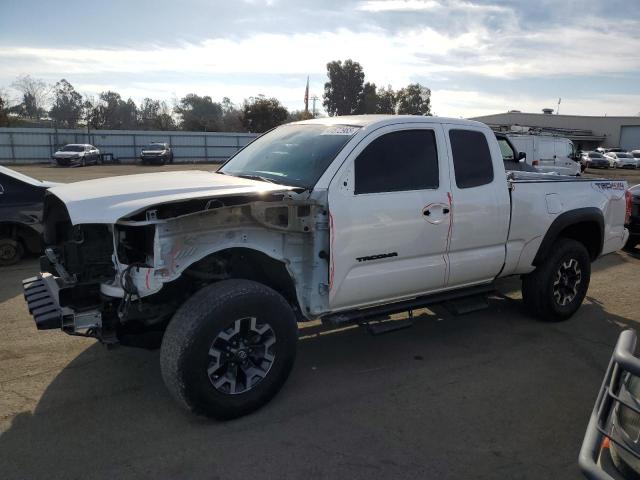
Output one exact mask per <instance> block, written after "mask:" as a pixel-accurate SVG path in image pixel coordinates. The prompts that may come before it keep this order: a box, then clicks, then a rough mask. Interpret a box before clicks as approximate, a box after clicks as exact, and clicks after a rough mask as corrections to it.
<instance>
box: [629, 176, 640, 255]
mask: <svg viewBox="0 0 640 480" xmlns="http://www.w3.org/2000/svg"><path fill="white" fill-rule="evenodd" d="M629 193H630V194H631V198H630V205H629V206H628V209H629V216H628V217H629V218H628V220H627V223H626V225H625V226H626V227H627V230H629V240H627V243H626V245H625V248H627V249H632V248H634V247H635V246H636V245H638V244H640V185H636V186H635V187H631V188H630V189H629Z"/></svg>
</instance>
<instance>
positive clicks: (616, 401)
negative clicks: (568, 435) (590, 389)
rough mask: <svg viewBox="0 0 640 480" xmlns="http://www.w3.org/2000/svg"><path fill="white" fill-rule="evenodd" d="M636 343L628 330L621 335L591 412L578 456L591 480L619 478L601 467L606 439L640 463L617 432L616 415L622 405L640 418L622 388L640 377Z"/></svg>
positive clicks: (635, 338) (634, 337)
mask: <svg viewBox="0 0 640 480" xmlns="http://www.w3.org/2000/svg"><path fill="white" fill-rule="evenodd" d="M636 344H637V337H636V333H635V331H633V330H625V331H624V332H622V333H621V334H620V337H619V338H618V342H617V343H616V347H615V349H614V351H613V355H612V356H611V360H610V362H609V367H608V368H607V373H606V374H605V376H604V380H603V382H602V386H601V387H600V391H599V393H598V398H597V399H596V404H595V406H594V408H593V411H592V412H591V417H590V419H589V425H588V426H587V431H586V433H585V436H584V440H583V442H582V447H581V449H580V455H579V456H578V464H579V465H580V469H581V470H582V473H584V475H585V476H586V477H587V478H588V479H589V480H615V478H616V477H617V475H616V477H614V476H612V475H610V474H609V473H608V472H606V471H605V470H604V469H603V468H602V465H601V464H600V460H601V458H600V457H601V452H602V445H603V441H605V440H606V442H610V443H613V444H615V446H616V447H618V448H620V449H621V450H622V451H624V452H627V453H628V454H629V455H631V456H632V457H635V458H637V459H639V460H640V457H638V453H636V452H635V451H633V450H632V449H630V448H629V447H628V446H627V445H626V444H625V443H626V442H625V441H624V439H623V438H622V437H621V435H620V434H619V433H618V434H616V433H615V432H614V430H615V428H614V427H615V421H614V415H615V412H616V409H617V408H620V405H622V406H624V407H625V408H628V409H629V410H630V411H631V412H633V413H635V414H636V415H638V416H640V409H638V407H637V406H636V405H633V404H631V403H630V402H629V401H628V400H625V399H623V398H622V396H621V389H622V388H623V384H624V383H625V381H627V379H628V375H632V376H635V377H640V358H638V357H636V356H635V351H636ZM618 430H620V429H618ZM614 475H615V474H614Z"/></svg>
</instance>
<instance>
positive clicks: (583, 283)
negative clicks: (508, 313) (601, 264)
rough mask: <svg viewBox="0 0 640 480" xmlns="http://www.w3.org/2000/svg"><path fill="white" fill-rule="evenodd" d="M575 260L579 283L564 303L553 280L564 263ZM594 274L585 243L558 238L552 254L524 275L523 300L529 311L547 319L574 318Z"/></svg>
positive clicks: (550, 320)
mask: <svg viewBox="0 0 640 480" xmlns="http://www.w3.org/2000/svg"><path fill="white" fill-rule="evenodd" d="M570 260H575V261H577V263H578V268H579V269H580V277H581V280H580V283H579V284H578V286H577V288H576V291H577V293H576V294H575V297H574V298H573V299H572V300H571V301H570V302H568V303H567V304H566V305H561V304H560V303H559V302H558V300H557V299H556V297H555V296H554V281H555V279H556V277H557V275H558V271H559V269H560V268H561V267H562V265H566V264H567V263H568V262H570ZM590 277H591V259H590V257H589V252H588V251H587V249H586V248H585V246H584V245H583V244H581V243H580V242H577V241H575V240H571V239H568V238H560V239H558V240H557V241H556V242H555V243H554V244H553V246H552V247H551V249H550V253H549V256H548V257H547V258H546V259H545V260H544V261H543V262H542V264H540V265H538V266H537V268H536V269H535V270H534V271H533V272H532V273H529V274H527V275H524V276H523V278H522V299H523V301H524V305H525V308H526V309H527V311H528V312H529V313H531V314H532V315H534V316H536V317H538V318H539V319H541V320H544V321H547V322H560V321H562V320H566V319H568V318H569V317H571V316H572V315H573V314H574V313H575V312H576V311H577V310H578V308H580V305H582V301H583V300H584V297H585V295H586V294H587V290H588V288H589V280H590Z"/></svg>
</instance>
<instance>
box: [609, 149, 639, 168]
mask: <svg viewBox="0 0 640 480" xmlns="http://www.w3.org/2000/svg"><path fill="white" fill-rule="evenodd" d="M604 156H605V157H607V158H608V159H609V162H610V163H611V166H612V167H613V168H638V160H636V159H635V158H633V155H631V154H630V153H629V152H607V153H605V155H604Z"/></svg>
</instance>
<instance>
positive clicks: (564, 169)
mask: <svg viewBox="0 0 640 480" xmlns="http://www.w3.org/2000/svg"><path fill="white" fill-rule="evenodd" d="M507 136H508V137H509V140H511V143H513V145H514V147H516V148H517V149H518V151H519V152H525V153H526V154H527V159H526V162H527V163H528V164H529V165H531V166H533V167H536V168H537V169H538V170H540V171H541V172H556V173H558V174H560V175H580V172H581V169H580V162H579V161H577V160H574V159H575V158H576V154H575V148H574V146H573V142H571V140H569V139H568V138H563V137H554V136H552V135H513V134H508V135H507Z"/></svg>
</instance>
